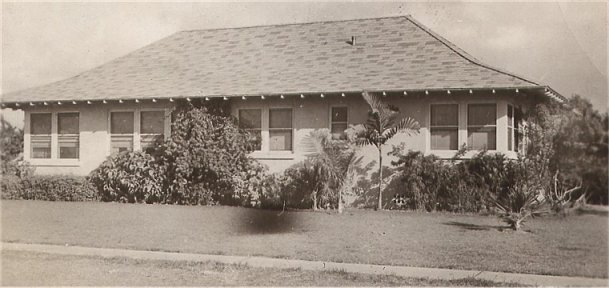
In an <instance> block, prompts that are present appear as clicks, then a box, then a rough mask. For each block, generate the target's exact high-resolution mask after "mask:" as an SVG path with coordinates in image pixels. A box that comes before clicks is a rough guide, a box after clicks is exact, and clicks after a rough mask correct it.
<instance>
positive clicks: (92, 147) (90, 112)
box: [24, 101, 173, 175]
mask: <svg viewBox="0 0 609 288" xmlns="http://www.w3.org/2000/svg"><path fill="white" fill-rule="evenodd" d="M159 102H160V101H159ZM172 106H173V105H172V103H170V102H168V101H165V102H161V103H140V104H135V103H123V104H118V103H108V104H92V105H87V104H84V103H83V104H76V105H73V104H70V103H64V104H62V105H53V106H50V105H49V106H34V107H31V106H30V107H27V108H26V109H25V125H24V159H25V160H26V161H28V162H30V164H32V165H33V166H34V167H36V171H35V173H36V174H73V175H87V174H88V173H89V172H91V171H92V170H93V169H95V168H96V167H97V166H99V164H100V163H102V162H103V161H104V160H105V159H106V157H108V156H109V155H110V122H109V115H110V112H111V111H140V110H146V109H155V110H157V109H165V110H167V112H169V109H171V107H172ZM44 112H52V113H53V114H52V115H53V116H52V121H53V122H54V123H53V125H52V132H53V134H52V135H51V159H32V158H30V152H31V148H30V134H29V132H30V114H31V113H44ZM61 112H79V128H80V135H79V149H80V155H79V159H58V158H59V157H58V153H57V150H58V146H57V128H56V127H57V124H56V123H57V113H61ZM135 115H136V116H135V117H134V122H139V115H138V113H136V114H135ZM167 115H168V114H167ZM167 123H168V122H167ZM136 126H138V125H136ZM137 132H138V131H137V129H136V131H135V133H134V134H135V135H134V138H137V139H139V135H137ZM166 132H168V131H166ZM166 134H167V133H166ZM136 142H138V141H134V143H136ZM134 146H136V148H137V146H139V145H134Z"/></svg>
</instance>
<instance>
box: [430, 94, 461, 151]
mask: <svg viewBox="0 0 609 288" xmlns="http://www.w3.org/2000/svg"><path fill="white" fill-rule="evenodd" d="M430 122H431V123H430V124H431V125H430V132H431V149H432V150H457V149H458V146H459V105H458V104H434V105H431V121H430Z"/></svg>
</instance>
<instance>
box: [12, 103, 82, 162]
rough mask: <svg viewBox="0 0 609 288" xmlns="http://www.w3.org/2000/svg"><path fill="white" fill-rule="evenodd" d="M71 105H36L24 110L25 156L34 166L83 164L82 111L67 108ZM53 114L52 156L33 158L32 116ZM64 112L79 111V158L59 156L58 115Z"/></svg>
mask: <svg viewBox="0 0 609 288" xmlns="http://www.w3.org/2000/svg"><path fill="white" fill-rule="evenodd" d="M65 108H70V107H52V108H50V109H40V108H38V107H35V108H33V109H27V110H25V111H24V112H25V113H24V114H25V115H24V129H23V132H24V135H23V145H24V147H23V148H24V151H23V158H24V159H25V160H26V161H29V162H30V164H31V165H33V166H41V167H78V166H80V165H81V159H82V153H81V152H80V150H82V143H81V141H80V139H81V138H82V136H81V132H82V125H81V124H82V122H81V117H80V116H81V114H82V113H81V111H79V110H76V109H73V108H72V109H65ZM48 113H50V114H51V157H50V158H32V156H33V155H32V154H31V152H32V151H31V150H32V145H31V141H32V134H31V132H32V131H31V116H32V114H48ZM62 113H78V130H79V131H78V139H79V141H78V150H79V158H59V142H58V141H59V139H58V136H59V134H58V132H59V131H58V130H59V129H58V125H59V123H58V119H57V115H58V114H62Z"/></svg>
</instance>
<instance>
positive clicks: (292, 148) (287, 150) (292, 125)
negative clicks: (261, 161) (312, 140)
mask: <svg viewBox="0 0 609 288" xmlns="http://www.w3.org/2000/svg"><path fill="white" fill-rule="evenodd" d="M272 110H290V118H291V119H290V120H291V121H290V128H271V111H272ZM267 115H268V116H267V117H266V119H267V121H266V122H267V123H266V129H267V131H268V133H267V134H268V140H267V147H266V151H268V152H269V153H286V152H289V153H293V152H294V108H292V107H269V108H268V109H267ZM286 130H289V131H290V149H284V150H271V132H272V131H286Z"/></svg>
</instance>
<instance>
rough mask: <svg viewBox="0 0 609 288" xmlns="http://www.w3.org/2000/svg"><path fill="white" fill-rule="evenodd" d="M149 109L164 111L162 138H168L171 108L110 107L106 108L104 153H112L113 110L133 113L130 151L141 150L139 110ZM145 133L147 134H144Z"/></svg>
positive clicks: (146, 110)
mask: <svg viewBox="0 0 609 288" xmlns="http://www.w3.org/2000/svg"><path fill="white" fill-rule="evenodd" d="M149 111H163V112H164V121H163V125H164V127H163V131H164V132H163V140H167V139H169V137H170V136H171V108H164V107H146V108H140V107H132V108H118V109H110V110H108V113H107V116H108V120H107V129H108V130H107V131H108V136H109V137H107V140H108V143H107V150H106V151H107V153H106V155H107V156H109V155H112V131H111V130H112V113H114V112H132V113H133V138H132V139H133V140H132V141H133V144H132V145H133V146H132V150H131V151H142V138H141V134H140V132H141V131H140V130H141V122H140V121H141V112H149ZM116 135H126V134H116ZM146 135H147V134H146Z"/></svg>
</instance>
